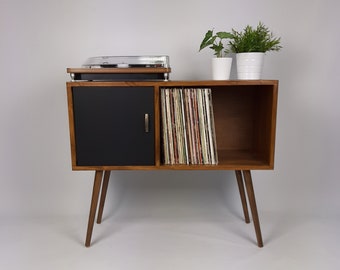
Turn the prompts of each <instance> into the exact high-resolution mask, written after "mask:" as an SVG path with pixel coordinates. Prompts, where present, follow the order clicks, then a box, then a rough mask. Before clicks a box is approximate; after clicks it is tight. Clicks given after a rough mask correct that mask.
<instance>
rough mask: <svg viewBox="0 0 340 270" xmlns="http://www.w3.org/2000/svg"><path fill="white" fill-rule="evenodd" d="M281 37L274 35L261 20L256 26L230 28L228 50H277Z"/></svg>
mask: <svg viewBox="0 0 340 270" xmlns="http://www.w3.org/2000/svg"><path fill="white" fill-rule="evenodd" d="M280 42H281V38H276V37H274V35H273V33H272V32H271V31H269V29H268V27H266V26H265V25H264V24H263V23H262V22H259V24H258V25H257V27H256V28H252V27H251V26H249V25H247V26H246V27H245V28H244V29H243V31H241V32H237V31H236V30H234V29H232V39H231V41H230V42H229V46H230V50H231V51H232V52H234V53H242V52H267V51H279V50H280V49H281V48H282V46H281V45H280Z"/></svg>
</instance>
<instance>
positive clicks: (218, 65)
mask: <svg viewBox="0 0 340 270" xmlns="http://www.w3.org/2000/svg"><path fill="white" fill-rule="evenodd" d="M232 61H233V59H232V58H231V57H216V58H212V61H211V68H212V79H213V80H229V78H230V70H231V63H232Z"/></svg>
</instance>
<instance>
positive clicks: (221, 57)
mask: <svg viewBox="0 0 340 270" xmlns="http://www.w3.org/2000/svg"><path fill="white" fill-rule="evenodd" d="M232 37H233V35H232V34H231V33H229V32H217V33H216V34H214V32H213V30H209V31H208V32H207V33H206V34H205V37H204V39H203V40H202V42H201V45H200V49H199V51H201V50H202V49H204V48H206V47H209V48H210V49H212V50H213V51H214V55H215V56H216V57H215V58H212V77H213V80H229V77H230V70H231V63H232V58H231V57H225V55H226V54H227V53H228V52H229V49H228V43H227V42H226V41H227V40H228V39H231V38H232Z"/></svg>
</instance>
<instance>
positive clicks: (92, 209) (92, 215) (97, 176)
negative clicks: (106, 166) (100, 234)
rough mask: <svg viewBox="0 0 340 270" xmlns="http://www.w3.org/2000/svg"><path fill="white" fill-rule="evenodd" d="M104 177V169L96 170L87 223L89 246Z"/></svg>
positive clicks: (86, 242) (87, 243) (87, 241)
mask: <svg viewBox="0 0 340 270" xmlns="http://www.w3.org/2000/svg"><path fill="white" fill-rule="evenodd" d="M102 178H103V171H96V173H95V176H94V183H93V191H92V200H91V207H90V215H89V222H88V225H87V233H86V241H85V246H86V247H89V246H90V245H91V238H92V231H93V225H94V219H95V216H96V211H97V205H98V198H99V192H100V186H101V183H102Z"/></svg>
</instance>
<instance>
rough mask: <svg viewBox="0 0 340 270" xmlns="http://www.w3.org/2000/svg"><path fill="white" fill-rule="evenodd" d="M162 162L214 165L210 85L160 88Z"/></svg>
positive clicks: (216, 161)
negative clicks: (203, 86) (208, 86)
mask: <svg viewBox="0 0 340 270" xmlns="http://www.w3.org/2000/svg"><path fill="white" fill-rule="evenodd" d="M161 117H162V121H161V123H162V143H163V159H164V160H163V161H164V164H169V165H175V164H192V165H200V164H205V165H209V164H211V165H216V164H217V163H218V158H217V151H216V137H215V126H214V115H213V106H212V93H211V89H210V88H162V89H161Z"/></svg>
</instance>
